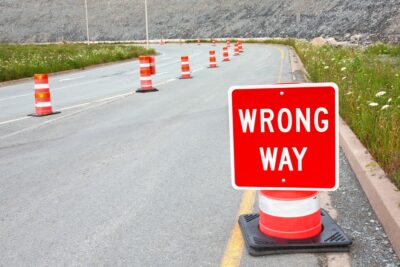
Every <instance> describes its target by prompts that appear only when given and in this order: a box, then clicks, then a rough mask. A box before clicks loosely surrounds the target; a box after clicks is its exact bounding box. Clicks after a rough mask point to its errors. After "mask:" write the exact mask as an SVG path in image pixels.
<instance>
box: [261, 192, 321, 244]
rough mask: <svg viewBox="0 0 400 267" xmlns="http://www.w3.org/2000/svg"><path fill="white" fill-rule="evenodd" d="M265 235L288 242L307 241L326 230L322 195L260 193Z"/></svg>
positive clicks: (315, 193)
mask: <svg viewBox="0 0 400 267" xmlns="http://www.w3.org/2000/svg"><path fill="white" fill-rule="evenodd" d="M259 207H260V224H259V229H260V231H261V232H262V233H264V234H266V235H268V236H272V237H278V238H284V239H305V238H310V237H313V236H316V235H318V234H319V233H320V232H321V230H322V224H321V208H320V205H319V196H318V192H312V191H310V192H309V191H260V193H259Z"/></svg>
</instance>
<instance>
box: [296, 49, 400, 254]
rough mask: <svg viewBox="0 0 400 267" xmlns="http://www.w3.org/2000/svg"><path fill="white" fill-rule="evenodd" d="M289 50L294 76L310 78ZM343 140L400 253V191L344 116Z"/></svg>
mask: <svg viewBox="0 0 400 267" xmlns="http://www.w3.org/2000/svg"><path fill="white" fill-rule="evenodd" d="M289 51H290V54H291V55H290V58H291V62H292V65H293V66H292V71H293V79H294V80H295V81H299V82H300V81H306V80H307V77H308V75H307V72H306V70H305V68H304V66H303V63H302V62H301V60H300V58H299V56H298V55H297V54H296V52H295V50H294V49H293V48H291V47H290V48H289ZM300 72H301V75H299V74H300ZM339 142H340V146H341V147H342V149H343V152H344V154H345V155H346V157H347V159H348V161H349V163H350V166H351V168H352V169H353V171H354V173H355V175H356V177H357V180H358V181H359V183H360V185H361V188H362V189H363V191H364V193H365V194H366V196H367V198H368V201H369V203H370V204H371V206H372V208H373V209H374V211H375V213H376V215H377V216H378V218H379V221H380V222H381V224H382V226H383V228H384V230H385V232H386V234H387V236H388V238H389V240H390V242H391V243H392V246H393V249H394V251H395V252H396V254H397V255H398V256H399V257H400V191H399V190H397V188H396V186H395V185H394V184H393V183H392V182H391V181H390V180H389V178H388V177H387V175H386V173H385V172H384V171H383V170H382V168H381V167H380V166H379V164H378V163H377V162H376V161H375V160H374V159H373V157H372V156H371V154H370V153H369V152H368V150H367V149H366V148H365V147H364V145H363V144H362V143H361V142H360V140H359V139H358V138H357V136H356V135H355V134H354V133H353V131H352V130H351V129H350V127H349V126H348V125H347V124H346V122H345V121H344V120H343V119H342V118H340V119H339Z"/></svg>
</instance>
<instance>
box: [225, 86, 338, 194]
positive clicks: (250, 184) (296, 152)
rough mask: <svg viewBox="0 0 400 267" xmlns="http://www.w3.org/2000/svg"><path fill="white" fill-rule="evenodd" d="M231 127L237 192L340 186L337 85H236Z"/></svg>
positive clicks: (232, 95)
mask: <svg viewBox="0 0 400 267" xmlns="http://www.w3.org/2000/svg"><path fill="white" fill-rule="evenodd" d="M229 123H230V143H231V176H232V185H233V187H234V188H235V189H257V190H313V191H314V190H315V191H333V190H335V189H336V188H337V187H338V185H339V183H338V176H339V174H338V168H339V166H338V165H339V160H338V159H339V143H338V133H339V131H338V130H339V129H338V87H337V85H336V84H334V83H302V84H275V85H261V86H234V87H231V88H230V89H229Z"/></svg>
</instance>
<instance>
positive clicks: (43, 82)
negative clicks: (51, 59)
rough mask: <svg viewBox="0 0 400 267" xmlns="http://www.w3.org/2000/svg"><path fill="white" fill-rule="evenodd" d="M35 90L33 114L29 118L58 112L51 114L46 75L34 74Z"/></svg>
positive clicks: (51, 108)
mask: <svg viewBox="0 0 400 267" xmlns="http://www.w3.org/2000/svg"><path fill="white" fill-rule="evenodd" d="M33 80H34V89H35V113H34V114H29V115H30V116H37V117H40V116H46V115H52V114H56V113H60V112H53V107H52V106H51V96H50V86H49V77H48V75H47V74H35V75H34V76H33Z"/></svg>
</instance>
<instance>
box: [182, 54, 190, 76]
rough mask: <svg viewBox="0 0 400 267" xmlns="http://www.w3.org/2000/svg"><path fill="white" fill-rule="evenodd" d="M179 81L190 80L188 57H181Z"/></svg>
mask: <svg viewBox="0 0 400 267" xmlns="http://www.w3.org/2000/svg"><path fill="white" fill-rule="evenodd" d="M181 62H182V65H181V70H182V73H181V77H180V78H181V79H188V78H191V76H190V66H189V57H188V56H181Z"/></svg>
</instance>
